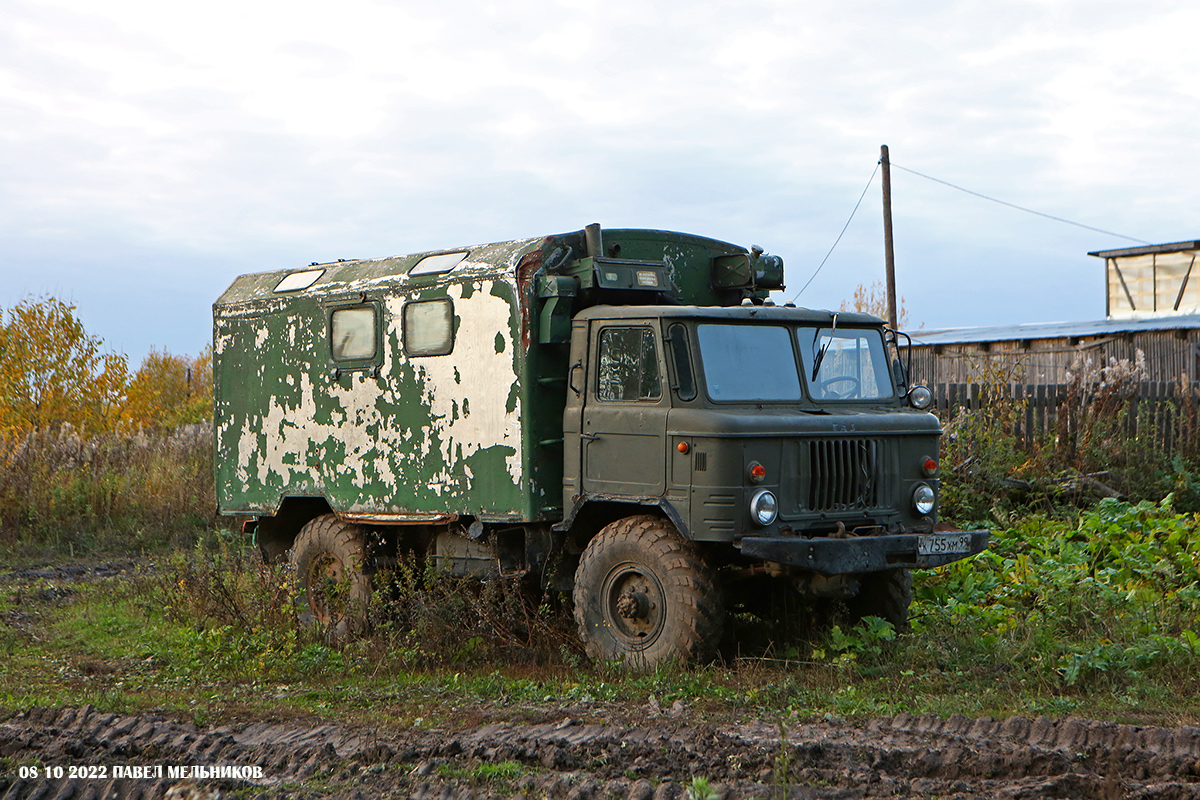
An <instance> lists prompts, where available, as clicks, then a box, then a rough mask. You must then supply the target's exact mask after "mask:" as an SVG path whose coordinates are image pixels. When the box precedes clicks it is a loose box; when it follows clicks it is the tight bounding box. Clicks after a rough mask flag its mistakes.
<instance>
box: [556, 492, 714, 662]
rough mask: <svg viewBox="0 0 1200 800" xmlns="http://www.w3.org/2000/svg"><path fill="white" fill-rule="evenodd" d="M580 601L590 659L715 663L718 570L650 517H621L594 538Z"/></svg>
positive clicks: (580, 577) (578, 578)
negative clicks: (716, 581)
mask: <svg viewBox="0 0 1200 800" xmlns="http://www.w3.org/2000/svg"><path fill="white" fill-rule="evenodd" d="M574 600H575V621H576V623H577V624H578V626H579V636H580V638H581V639H582V640H583V643H584V646H585V647H586V648H587V652H588V655H590V656H591V657H592V658H594V659H598V660H611V661H621V662H623V663H624V664H626V665H627V666H632V667H635V668H641V669H650V668H653V667H655V666H656V665H658V664H662V663H668V662H671V661H679V662H691V661H706V660H708V659H711V658H712V657H713V655H714V654H715V651H716V646H717V642H718V640H719V639H720V636H721V629H722V627H723V623H724V618H725V612H724V606H723V605H722V603H721V600H720V597H719V596H718V592H717V588H716V584H715V582H714V580H713V574H712V570H710V569H709V567H708V565H707V564H705V563H704V560H703V559H702V558H701V557H700V556H699V554H698V553H696V551H695V548H694V547H693V546H692V545H691V543H690V542H688V541H686V540H685V539H683V537H681V536H680V535H679V534H678V533H677V532H676V531H675V529H674V527H673V526H671V524H670V523H668V522H667V521H666V520H663V519H661V518H659V517H655V516H650V515H640V516H635V517H626V518H625V519H621V520H617V521H616V522H614V523H612V524H610V525H608V526H606V527H605V528H604V529H603V530H601V531H600V533H598V534H597V535H596V537H595V538H593V539H592V541H591V542H590V543H589V544H588V546H587V549H586V550H585V551H584V553H583V557H582V558H581V559H580V562H579V569H578V570H576V572H575V591H574Z"/></svg>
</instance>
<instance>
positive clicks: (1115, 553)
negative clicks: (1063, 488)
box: [913, 497, 1200, 686]
mask: <svg viewBox="0 0 1200 800" xmlns="http://www.w3.org/2000/svg"><path fill="white" fill-rule="evenodd" d="M915 597H916V602H915V605H914V609H913V620H914V625H913V627H914V632H915V633H916V634H917V636H918V637H919V638H921V640H922V641H923V642H924V643H925V644H927V645H930V646H933V647H935V649H936V648H937V647H938V646H941V647H944V648H947V649H948V650H951V651H953V652H954V657H953V661H954V662H955V663H958V664H960V665H961V664H963V663H970V662H971V661H972V660H975V661H977V662H980V663H990V664H993V665H994V664H996V663H1001V662H1002V661H1006V662H1010V663H1012V664H1013V665H1014V667H1015V668H1016V669H1017V670H1019V671H1022V672H1032V673H1035V674H1038V675H1040V676H1041V678H1042V679H1044V680H1046V681H1048V682H1049V683H1050V684H1061V685H1066V686H1074V685H1078V684H1084V683H1087V682H1089V681H1095V680H1101V679H1107V680H1111V681H1116V682H1122V683H1126V682H1131V681H1136V680H1137V679H1139V678H1140V677H1141V676H1144V675H1147V674H1154V675H1156V676H1157V677H1160V678H1163V679H1164V680H1168V681H1171V680H1176V679H1181V678H1184V677H1192V678H1194V677H1195V676H1196V674H1197V672H1198V670H1197V667H1198V665H1200V660H1198V659H1197V655H1198V654H1200V653H1198V650H1197V643H1198V641H1200V639H1198V637H1197V629H1198V628H1200V516H1197V515H1180V514H1176V513H1175V512H1174V511H1173V510H1172V508H1171V498H1169V497H1168V498H1167V499H1166V500H1164V501H1162V502H1161V503H1157V504H1155V503H1150V502H1146V501H1143V502H1140V503H1136V504H1133V503H1128V502H1122V501H1119V500H1115V499H1111V498H1110V499H1105V500H1102V501H1101V502H1100V503H1098V504H1097V505H1096V506H1095V508H1094V509H1092V510H1090V511H1087V512H1085V513H1083V514H1082V515H1081V516H1080V517H1079V520H1078V523H1077V524H1075V525H1071V524H1069V523H1066V522H1062V521H1052V520H1049V519H1046V518H1044V517H1038V516H1033V517H1029V518H1026V519H1024V520H1022V521H1021V522H1020V523H1019V524H1018V525H1017V526H1016V527H1013V528H1011V529H1007V530H998V531H994V532H993V534H992V544H991V547H990V548H989V549H988V550H987V551H986V552H984V553H982V554H981V555H979V556H977V557H975V558H973V559H969V560H966V561H960V562H956V563H955V564H953V565H951V566H949V567H946V568H944V569H941V570H938V571H937V572H931V573H921V574H920V576H919V577H918V580H917V585H916V593H915ZM939 642H940V643H942V644H941V645H938V644H937V643H939Z"/></svg>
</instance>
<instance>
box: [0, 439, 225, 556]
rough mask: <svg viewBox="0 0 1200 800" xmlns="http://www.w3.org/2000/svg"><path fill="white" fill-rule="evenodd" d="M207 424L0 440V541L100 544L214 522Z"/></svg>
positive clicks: (160, 536) (138, 540) (159, 536)
mask: <svg viewBox="0 0 1200 800" xmlns="http://www.w3.org/2000/svg"><path fill="white" fill-rule="evenodd" d="M215 509H216V500H215V497H214V492H213V479H212V431H211V427H210V426H209V425H204V424H202V425H188V426H183V427H180V428H178V429H176V430H173V431H167V432H161V433H148V432H144V431H136V432H133V433H107V434H101V435H97V436H92V437H86V438H85V437H82V436H80V435H79V434H78V433H76V432H75V430H74V429H73V428H71V427H70V426H67V425H64V426H63V427H62V428H60V429H59V430H57V431H53V432H32V433H28V434H25V435H24V436H17V437H11V438H8V439H0V547H4V548H7V549H13V548H29V547H34V548H37V547H47V546H48V547H51V548H54V549H61V550H66V549H70V550H77V549H80V548H82V549H85V550H87V549H96V548H99V549H109V548H114V547H123V546H128V545H130V544H153V543H158V542H162V541H168V540H170V539H171V537H172V536H173V535H174V534H177V533H179V532H180V531H183V530H190V529H194V528H196V527H207V526H209V525H211V524H213V523H214V522H215Z"/></svg>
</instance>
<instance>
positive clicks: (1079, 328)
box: [906, 314, 1200, 345]
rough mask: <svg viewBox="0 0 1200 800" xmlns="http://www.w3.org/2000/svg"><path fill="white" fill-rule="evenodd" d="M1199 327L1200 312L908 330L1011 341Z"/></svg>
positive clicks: (942, 337)
mask: <svg viewBox="0 0 1200 800" xmlns="http://www.w3.org/2000/svg"><path fill="white" fill-rule="evenodd" d="M1193 328H1200V314H1188V315H1180V316H1175V317H1151V318H1148V319H1101V320H1096V321H1095V322H1030V323H1025V324H1022V325H996V326H991V327H986V328H945V329H942V330H936V331H906V333H908V335H909V336H911V337H912V340H913V344H918V345H935V344H969V343H971V342H1009V341H1021V340H1023V339H1066V338H1070V337H1073V336H1076V337H1080V338H1083V337H1085V336H1108V335H1111V334H1117V333H1136V332H1137V331H1170V330H1177V329H1185V330H1190V329H1193Z"/></svg>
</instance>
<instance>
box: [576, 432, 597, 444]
mask: <svg viewBox="0 0 1200 800" xmlns="http://www.w3.org/2000/svg"><path fill="white" fill-rule="evenodd" d="M579 438H580V439H586V440H587V441H589V442H594V441H596V440H597V439H599V438H600V437H599V436H597V435H596V434H594V433H581V434H579Z"/></svg>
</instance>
